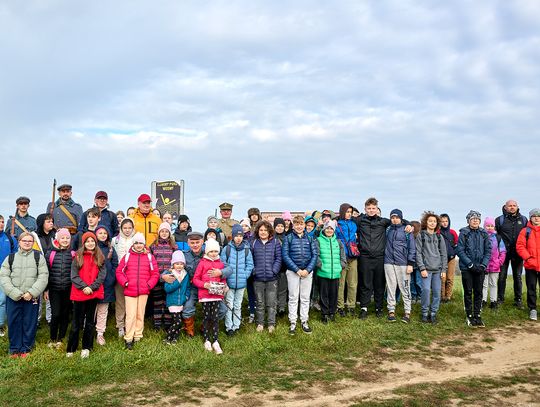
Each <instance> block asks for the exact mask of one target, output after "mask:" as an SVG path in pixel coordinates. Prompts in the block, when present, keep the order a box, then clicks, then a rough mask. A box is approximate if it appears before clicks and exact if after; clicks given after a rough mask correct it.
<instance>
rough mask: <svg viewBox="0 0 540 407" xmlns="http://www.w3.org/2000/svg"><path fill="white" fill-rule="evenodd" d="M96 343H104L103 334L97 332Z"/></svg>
mask: <svg viewBox="0 0 540 407" xmlns="http://www.w3.org/2000/svg"><path fill="white" fill-rule="evenodd" d="M96 341H97V343H98V345H101V346H103V345H105V337H104V336H103V334H97V339H96Z"/></svg>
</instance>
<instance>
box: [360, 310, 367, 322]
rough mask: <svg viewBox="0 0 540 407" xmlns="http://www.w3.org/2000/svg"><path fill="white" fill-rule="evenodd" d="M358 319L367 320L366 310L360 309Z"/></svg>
mask: <svg viewBox="0 0 540 407" xmlns="http://www.w3.org/2000/svg"><path fill="white" fill-rule="evenodd" d="M358 318H360V319H366V318H367V309H364V308H362V309H361V310H360V315H359V316H358Z"/></svg>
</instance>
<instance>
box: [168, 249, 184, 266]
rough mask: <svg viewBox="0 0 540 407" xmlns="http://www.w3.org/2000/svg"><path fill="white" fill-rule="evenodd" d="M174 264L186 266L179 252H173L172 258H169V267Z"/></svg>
mask: <svg viewBox="0 0 540 407" xmlns="http://www.w3.org/2000/svg"><path fill="white" fill-rule="evenodd" d="M174 263H184V264H186V258H185V256H184V253H182V251H181V250H176V251H174V252H173V254H172V257H171V266H172V265H173V264H174Z"/></svg>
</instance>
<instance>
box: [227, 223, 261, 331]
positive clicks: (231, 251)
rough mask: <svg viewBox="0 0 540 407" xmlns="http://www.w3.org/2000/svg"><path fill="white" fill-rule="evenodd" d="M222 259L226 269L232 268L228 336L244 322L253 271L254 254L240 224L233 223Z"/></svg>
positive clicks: (229, 282)
mask: <svg viewBox="0 0 540 407" xmlns="http://www.w3.org/2000/svg"><path fill="white" fill-rule="evenodd" d="M221 261H222V262H223V263H224V264H225V269H227V268H229V269H232V274H231V275H230V276H229V277H228V278H227V286H228V287H229V291H227V294H226V296H225V302H226V304H227V314H226V315H225V330H226V333H227V336H233V335H234V334H235V333H236V332H237V331H238V330H239V329H240V323H241V322H242V299H243V298H244V290H245V288H246V285H247V279H248V277H249V276H250V275H251V273H252V272H253V255H252V254H251V250H250V248H249V242H247V241H245V240H244V235H243V230H242V227H241V226H240V225H233V227H232V240H231V241H230V242H229V243H228V244H227V246H225V249H223V250H222V251H221Z"/></svg>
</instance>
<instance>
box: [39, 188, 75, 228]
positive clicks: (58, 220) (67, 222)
mask: <svg viewBox="0 0 540 407" xmlns="http://www.w3.org/2000/svg"><path fill="white" fill-rule="evenodd" d="M57 190H58V194H59V195H60V198H58V199H57V200H56V202H55V203H54V211H53V218H54V226H55V227H56V228H57V229H60V228H67V229H68V230H69V233H71V235H72V236H73V235H74V234H75V233H77V228H78V227H79V223H80V221H81V218H82V214H83V209H82V206H81V205H79V204H78V203H76V202H75V201H74V200H73V199H71V194H72V193H73V191H72V187H71V185H69V184H62V185H60V186H59V187H58V188H57ZM51 207H52V202H49V204H48V205H47V211H46V212H47V213H50V212H51Z"/></svg>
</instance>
